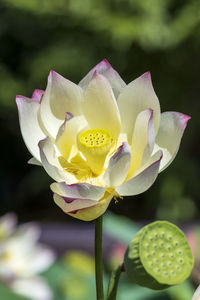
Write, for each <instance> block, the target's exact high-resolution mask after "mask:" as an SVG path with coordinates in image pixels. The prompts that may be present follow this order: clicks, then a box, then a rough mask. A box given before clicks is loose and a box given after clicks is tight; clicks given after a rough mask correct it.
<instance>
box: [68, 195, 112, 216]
mask: <svg viewBox="0 0 200 300" xmlns="http://www.w3.org/2000/svg"><path fill="white" fill-rule="evenodd" d="M112 197H113V194H110V193H105V195H104V197H103V198H102V199H101V200H100V201H98V202H97V204H96V205H93V206H91V207H88V208H83V209H80V210H77V211H75V212H74V213H72V212H71V213H68V214H69V215H70V216H72V217H74V218H76V219H79V220H82V221H92V220H94V219H97V218H98V217H99V216H101V215H103V214H104V212H105V211H106V209H107V208H108V205H109V204H110V201H111V200H112Z"/></svg>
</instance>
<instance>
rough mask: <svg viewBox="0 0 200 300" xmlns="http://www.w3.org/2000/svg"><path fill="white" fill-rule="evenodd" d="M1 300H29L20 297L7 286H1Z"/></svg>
mask: <svg viewBox="0 0 200 300" xmlns="http://www.w3.org/2000/svg"><path fill="white" fill-rule="evenodd" d="M0 295H1V299H5V300H29V299H28V298H26V297H24V296H21V295H18V294H16V293H14V292H12V291H11V290H10V288H8V287H7V286H6V285H3V284H0Z"/></svg>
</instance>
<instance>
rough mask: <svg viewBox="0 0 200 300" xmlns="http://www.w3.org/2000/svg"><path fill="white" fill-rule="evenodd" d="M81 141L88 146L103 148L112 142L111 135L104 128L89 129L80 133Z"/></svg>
mask: <svg viewBox="0 0 200 300" xmlns="http://www.w3.org/2000/svg"><path fill="white" fill-rule="evenodd" d="M79 142H80V143H81V144H82V145H83V146H85V147H86V148H102V147H104V146H107V145H109V144H110V143H111V135H110V133H109V132H108V131H107V130H104V129H89V130H86V131H84V132H83V133H81V134H80V135H79Z"/></svg>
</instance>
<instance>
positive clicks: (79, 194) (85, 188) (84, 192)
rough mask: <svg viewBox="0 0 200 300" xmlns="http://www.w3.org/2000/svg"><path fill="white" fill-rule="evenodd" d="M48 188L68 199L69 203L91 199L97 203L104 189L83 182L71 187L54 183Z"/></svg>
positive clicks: (62, 183)
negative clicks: (75, 200)
mask: <svg viewBox="0 0 200 300" xmlns="http://www.w3.org/2000/svg"><path fill="white" fill-rule="evenodd" d="M50 187H51V190H52V191H53V192H55V193H58V194H59V195H60V196H64V197H66V198H70V199H71V201H73V200H74V199H91V200H96V201H97V200H99V199H101V198H102V197H103V195H104V193H105V188H103V187H100V186H95V185H92V184H89V183H84V182H81V183H76V184H71V185H69V184H66V183H65V182H60V183H56V182H54V183H52V184H51V186H50ZM69 201H70V200H69Z"/></svg>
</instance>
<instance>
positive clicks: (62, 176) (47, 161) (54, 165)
mask: <svg viewBox="0 0 200 300" xmlns="http://www.w3.org/2000/svg"><path fill="white" fill-rule="evenodd" d="M39 148H40V156H41V161H42V165H43V167H44V169H45V170H46V172H47V173H48V174H49V176H50V177H52V178H53V179H54V180H55V181H58V182H59V181H66V182H67V183H69V184H70V183H74V182H76V179H75V177H74V176H73V175H71V174H69V173H68V172H67V171H63V170H62V169H61V168H60V164H59V162H58V159H57V155H56V151H55V148H54V145H53V143H52V142H51V140H50V138H46V139H44V140H41V141H40V142H39Z"/></svg>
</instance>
